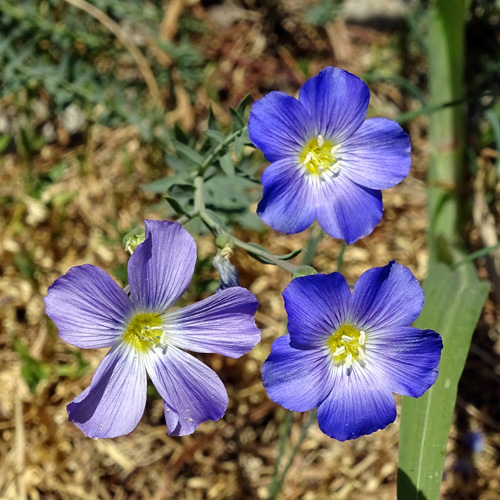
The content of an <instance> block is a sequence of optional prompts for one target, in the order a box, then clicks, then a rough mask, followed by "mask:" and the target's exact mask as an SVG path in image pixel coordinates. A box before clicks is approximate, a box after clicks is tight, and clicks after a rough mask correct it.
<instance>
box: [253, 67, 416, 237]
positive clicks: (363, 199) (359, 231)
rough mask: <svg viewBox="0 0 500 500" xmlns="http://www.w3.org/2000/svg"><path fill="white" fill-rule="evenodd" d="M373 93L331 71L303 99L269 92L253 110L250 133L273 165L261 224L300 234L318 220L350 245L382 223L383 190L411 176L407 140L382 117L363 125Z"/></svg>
mask: <svg viewBox="0 0 500 500" xmlns="http://www.w3.org/2000/svg"><path fill="white" fill-rule="evenodd" d="M369 99H370V92H369V90H368V87H367V86H366V85H365V83H364V82H363V81H362V80H360V79H359V78H358V77H356V76H354V75H352V74H351V73H348V72H347V71H344V70H341V69H338V68H332V67H327V68H325V69H324V70H323V71H321V72H320V73H319V74H318V75H317V76H315V77H313V78H311V79H309V80H308V81H307V82H306V83H305V84H304V85H303V86H302V88H301V89H300V93H299V97H298V99H295V98H293V97H291V96H289V95H287V94H284V93H283V92H270V93H269V94H268V95H267V96H265V97H264V98H262V99H260V100H258V101H257V102H256V103H255V104H254V105H253V107H252V110H251V112H250V117H249V120H248V132H249V135H250V139H251V140H252V142H253V143H254V144H255V145H256V146H257V147H258V148H259V149H261V150H262V152H263V153H264V155H265V157H266V158H267V160H269V161H270V162H271V165H270V166H269V167H268V168H267V169H266V170H265V172H264V174H263V175H262V184H263V185H264V194H263V198H262V200H261V201H260V203H259V206H258V208H257V213H258V214H259V216H260V217H261V219H262V220H263V221H264V222H265V223H266V224H268V225H269V226H271V227H272V228H273V229H276V230H278V231H281V232H283V233H287V234H291V233H298V232H300V231H303V230H304V229H306V228H307V227H309V226H310V225H311V224H312V223H313V222H314V220H315V219H317V220H318V222H319V225H320V226H321V227H322V228H323V229H324V230H325V231H326V232H327V233H328V234H329V235H330V236H333V237H334V238H339V239H344V240H345V241H346V242H347V243H348V244H351V243H353V242H355V241H356V240H358V239H359V238H361V237H363V236H367V235H368V234H370V233H371V232H372V230H373V228H374V227H375V226H376V225H377V224H378V223H379V222H380V219H381V218H382V194H381V192H380V190H381V189H387V188H390V187H392V186H394V185H396V184H397V183H399V182H400V181H401V180H403V179H404V178H405V177H406V176H407V175H408V172H409V170H410V164H411V158H410V141H409V138H408V135H407V134H406V133H405V132H404V131H403V130H402V129H401V127H400V126H399V125H398V124H397V123H395V122H393V121H391V120H387V119H384V118H370V119H368V120H365V116H366V111H367V108H368V101H369Z"/></svg>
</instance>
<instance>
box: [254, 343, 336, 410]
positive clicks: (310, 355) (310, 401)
mask: <svg viewBox="0 0 500 500" xmlns="http://www.w3.org/2000/svg"><path fill="white" fill-rule="evenodd" d="M289 343H290V335H284V336H283V337H279V338H278V339H276V340H275V341H274V342H273V346H272V350H271V354H270V355H269V357H268V358H267V359H266V361H264V364H263V366H262V383H263V384H264V387H265V389H266V392H267V394H268V396H269V397H270V398H271V399H272V400H273V401H274V402H275V403H278V404H280V405H281V406H283V407H284V408H287V409H288V410H292V411H308V410H311V409H312V408H315V407H316V406H318V405H319V404H320V403H321V402H322V401H323V400H324V399H325V397H326V396H327V395H328V393H329V392H330V391H331V390H332V371H331V366H330V365H331V363H330V361H329V356H328V351H326V350H325V349H309V350H300V349H294V348H292V347H290V345H289Z"/></svg>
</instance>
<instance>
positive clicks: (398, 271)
mask: <svg viewBox="0 0 500 500" xmlns="http://www.w3.org/2000/svg"><path fill="white" fill-rule="evenodd" d="M283 297H284V299H285V308H286V311H287V314H288V331H289V334H288V335H284V336H283V337H280V338H278V339H277V340H276V341H275V342H274V343H273V346H272V350H271V354H270V356H269V357H268V358H267V360H266V361H265V362H264V365H263V368H262V379H263V382H264V387H265V389H266V391H267V393H268V395H269V397H270V398H271V399H272V400H273V401H275V402H276V403H278V404H280V405H281V406H284V407H285V408H287V409H289V410H293V411H307V410H311V409H312V408H315V407H318V423H319V426H320V428H321V430H322V431H323V432H324V433H325V434H327V435H328V436H330V437H333V438H335V439H338V440H340V441H344V440H346V439H354V438H357V437H359V436H362V435H364V434H370V433H372V432H374V431H376V430H378V429H382V428H384V427H385V426H386V425H388V424H389V423H391V422H393V421H394V419H395V418H396V405H395V403H394V398H393V396H392V393H393V392H395V393H398V394H403V395H405V396H412V397H419V396H421V395H422V394H423V393H424V392H425V391H426V390H427V389H428V388H429V387H430V386H431V385H432V384H433V383H434V382H435V380H436V377H437V375H438V364H439V359H440V355H441V349H442V342H441V337H440V336H439V334H437V333H436V332H434V331H432V330H419V329H417V328H411V327H409V326H408V325H409V324H410V323H411V322H413V321H414V320H415V319H416V318H417V316H418V315H419V314H420V311H421V309H422V306H423V303H424V295H423V292H422V289H421V287H420V285H419V283H418V281H417V280H416V279H415V278H414V276H413V275H412V273H411V271H410V270H409V269H407V268H406V267H404V266H402V265H401V264H398V263H396V262H394V261H393V262H390V263H389V264H388V265H387V266H385V267H376V268H373V269H370V270H369V271H366V272H365V273H364V274H363V275H362V276H361V277H360V278H359V280H358V282H357V283H356V286H355V287H354V290H353V292H352V294H351V291H350V289H349V286H348V285H347V283H346V281H345V279H344V278H343V276H342V275H341V274H339V273H333V274H315V275H312V276H305V277H303V278H296V279H294V280H293V281H292V282H291V283H290V284H289V285H288V286H287V287H286V289H285V290H284V292H283Z"/></svg>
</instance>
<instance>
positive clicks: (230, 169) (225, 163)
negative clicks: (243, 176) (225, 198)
mask: <svg viewBox="0 0 500 500" xmlns="http://www.w3.org/2000/svg"><path fill="white" fill-rule="evenodd" d="M219 163H220V166H221V168H222V170H223V171H224V173H225V174H226V175H227V176H228V177H230V178H233V177H234V164H233V160H232V159H231V156H230V155H229V153H226V154H225V155H224V156H221V157H220V158H219Z"/></svg>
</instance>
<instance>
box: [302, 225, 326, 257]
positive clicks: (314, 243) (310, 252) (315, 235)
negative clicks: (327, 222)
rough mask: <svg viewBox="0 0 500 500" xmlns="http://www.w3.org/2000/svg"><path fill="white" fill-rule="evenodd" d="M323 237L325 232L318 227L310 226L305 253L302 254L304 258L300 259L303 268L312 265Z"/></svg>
mask: <svg viewBox="0 0 500 500" xmlns="http://www.w3.org/2000/svg"><path fill="white" fill-rule="evenodd" d="M324 237H325V232H324V231H323V229H321V228H320V227H319V225H317V224H314V225H313V226H311V228H310V229H309V238H308V240H307V247H306V251H305V252H304V257H303V259H302V265H303V266H310V265H311V264H312V261H313V259H314V256H315V255H316V250H317V249H318V245H319V244H320V243H321V240H322V239H323V238H324Z"/></svg>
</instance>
